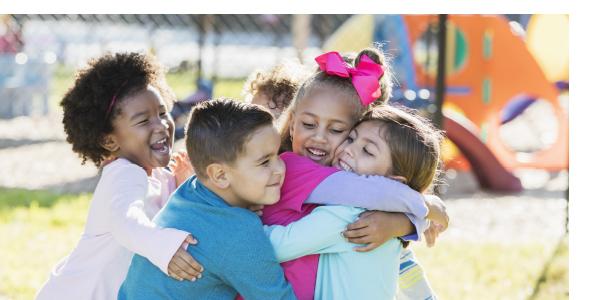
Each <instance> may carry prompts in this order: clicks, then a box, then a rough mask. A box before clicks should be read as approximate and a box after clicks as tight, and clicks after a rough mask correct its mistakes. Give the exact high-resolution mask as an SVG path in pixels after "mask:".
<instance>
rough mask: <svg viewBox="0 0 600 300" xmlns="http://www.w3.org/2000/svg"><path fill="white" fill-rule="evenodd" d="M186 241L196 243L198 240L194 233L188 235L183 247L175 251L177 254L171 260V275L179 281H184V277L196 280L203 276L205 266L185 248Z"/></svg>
mask: <svg viewBox="0 0 600 300" xmlns="http://www.w3.org/2000/svg"><path fill="white" fill-rule="evenodd" d="M186 243H188V244H191V245H195V244H197V243H198V241H197V240H196V239H195V238H194V237H193V236H192V235H188V236H187V237H186V238H185V240H184V241H183V243H182V244H181V247H179V249H177V252H175V255H173V258H171V261H170V262H169V266H168V271H169V276H171V277H172V278H174V279H176V280H179V281H183V280H184V279H185V280H189V281H196V279H197V278H201V277H202V271H204V267H202V265H200V264H199V263H198V262H197V261H196V260H195V259H194V258H193V257H192V256H191V255H190V254H189V253H188V252H187V251H186V250H185V249H184V245H185V244H186Z"/></svg>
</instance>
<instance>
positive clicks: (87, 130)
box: [37, 53, 202, 299]
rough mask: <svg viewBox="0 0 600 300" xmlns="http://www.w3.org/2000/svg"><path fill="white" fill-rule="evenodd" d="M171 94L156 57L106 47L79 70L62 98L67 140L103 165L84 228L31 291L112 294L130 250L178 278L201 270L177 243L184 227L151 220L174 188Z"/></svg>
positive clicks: (186, 238)
mask: <svg viewBox="0 0 600 300" xmlns="http://www.w3.org/2000/svg"><path fill="white" fill-rule="evenodd" d="M171 99H172V97H171V93H170V92H169V88H168V87H167V86H166V84H165V80H164V75H163V73H162V72H161V70H160V69H159V67H158V65H157V63H156V62H155V61H154V60H152V59H151V58H150V57H147V56H145V55H142V54H137V53H127V54H116V55H105V56H102V57H100V58H99V59H96V60H93V61H91V63H90V66H89V68H87V69H85V70H82V71H81V72H80V73H79V74H78V76H77V79H76V80H75V85H74V86H73V87H72V88H71V89H70V90H69V91H68V92H67V93H66V95H65V96H64V98H63V99H62V102H61V106H62V107H63V109H64V117H63V124H64V127H65V132H66V134H67V141H68V142H69V143H71V144H72V145H73V151H74V152H75V153H77V154H79V156H80V157H81V158H82V159H83V163H85V162H86V161H87V160H91V161H92V162H93V163H94V164H95V165H96V166H98V167H99V166H101V165H104V167H103V168H102V175H101V177H100V181H99V182H98V185H97V186H96V189H95V191H94V195H93V197H92V201H91V203H90V210H89V213H88V220H87V223H86V225H85V229H84V232H83V235H82V237H81V239H80V240H79V242H78V244H77V246H76V247H75V249H74V250H73V252H71V254H70V255H69V256H67V257H66V258H64V259H63V260H62V261H61V262H60V263H58V265H57V266H56V267H55V268H54V269H53V270H52V273H51V275H50V278H49V279H48V281H47V282H46V283H45V284H44V286H43V287H42V288H41V289H40V291H39V292H38V295H37V298H38V299H115V298H116V297H117V292H118V289H119V286H120V285H121V283H122V282H123V279H124V278H125V275H126V274H127V269H128V267H129V264H130V261H131V257H132V255H133V252H135V253H138V254H140V255H143V256H145V257H147V258H148V259H149V260H150V261H151V262H152V263H153V264H155V265H156V266H157V267H159V268H160V270H161V271H162V272H164V273H165V274H169V275H170V276H172V277H174V278H176V279H178V280H182V279H183V278H185V279H188V280H195V279H196V278H197V277H199V276H200V272H201V270H202V267H201V266H200V265H198V263H197V262H196V261H195V260H194V259H193V258H192V257H191V256H190V255H189V254H188V253H187V252H186V251H185V250H184V249H183V248H182V247H181V246H182V245H183V244H184V243H192V244H195V243H196V241H195V240H194V239H193V238H192V236H191V235H189V232H186V231H182V230H178V229H173V228H161V227H157V226H156V225H155V224H154V223H152V222H151V221H150V220H151V218H152V217H153V215H154V214H155V213H156V212H157V211H158V210H159V209H160V208H161V207H162V206H163V205H164V201H166V196H168V195H169V193H170V192H171V191H172V190H173V189H174V188H175V183H174V178H173V175H172V174H170V173H169V172H167V171H166V170H164V169H163V167H165V166H167V164H168V163H169V160H170V158H171V147H172V145H173V121H172V119H171V117H170V116H169V114H168V113H167V112H168V105H169V104H170V101H171ZM165 276H166V275H165ZM173 281H175V280H173Z"/></svg>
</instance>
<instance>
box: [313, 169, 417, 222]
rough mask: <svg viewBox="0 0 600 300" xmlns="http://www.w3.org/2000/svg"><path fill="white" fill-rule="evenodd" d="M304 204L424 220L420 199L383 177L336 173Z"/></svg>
mask: <svg viewBox="0 0 600 300" xmlns="http://www.w3.org/2000/svg"><path fill="white" fill-rule="evenodd" d="M305 203H315V204H317V203H318V204H329V205H331V204H333V205H349V206H355V207H362V208H366V209H368V210H382V211H389V212H404V213H410V214H412V215H414V216H415V217H417V218H425V216H426V215H427V212H428V210H427V206H426V205H425V201H424V198H423V195H422V194H421V193H419V192H417V191H415V190H413V189H411V188H410V187H408V186H407V185H406V184H403V183H401V182H399V181H396V180H393V179H389V178H387V177H385V176H377V175H358V174H355V173H352V172H346V171H339V172H336V173H333V174H331V175H330V176H328V177H327V178H325V180H323V181H322V182H321V183H320V184H319V185H318V186H317V187H316V188H315V189H314V190H313V191H312V193H311V194H310V196H309V197H308V199H307V200H306V201H305Z"/></svg>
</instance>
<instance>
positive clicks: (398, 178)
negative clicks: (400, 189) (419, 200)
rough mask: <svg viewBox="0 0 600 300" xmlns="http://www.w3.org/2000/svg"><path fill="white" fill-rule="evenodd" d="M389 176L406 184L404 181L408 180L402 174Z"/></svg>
mask: <svg viewBox="0 0 600 300" xmlns="http://www.w3.org/2000/svg"><path fill="white" fill-rule="evenodd" d="M389 177H390V178H391V179H394V180H397V181H400V182H402V183H404V184H406V182H407V181H408V180H406V177H404V176H389Z"/></svg>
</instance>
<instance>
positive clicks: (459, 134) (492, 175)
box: [444, 113, 523, 192]
mask: <svg viewBox="0 0 600 300" xmlns="http://www.w3.org/2000/svg"><path fill="white" fill-rule="evenodd" d="M468 127H469V126H468V124H461V119H460V118H459V117H457V116H454V115H452V114H447V113H445V114H444V129H445V130H446V136H447V137H448V138H449V139H450V140H451V141H452V142H453V143H454V144H456V146H457V147H458V149H460V151H461V152H462V154H463V155H464V156H465V157H466V158H467V160H468V161H469V163H470V164H471V170H472V172H473V173H474V174H475V176H476V177H477V180H478V181H479V185H480V186H481V188H484V189H487V190H490V191H493V192H520V191H522V190H523V186H522V185H521V181H520V180H519V178H517V177H515V176H514V175H513V174H511V173H510V172H508V171H507V170H506V169H505V168H504V167H503V166H502V164H500V161H498V159H497V158H496V157H495V156H494V154H492V152H491V151H490V149H488V147H487V146H486V145H484V144H483V143H482V142H481V140H479V138H478V137H477V136H476V135H475V134H473V132H471V131H470V130H469V129H467V128H468Z"/></svg>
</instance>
